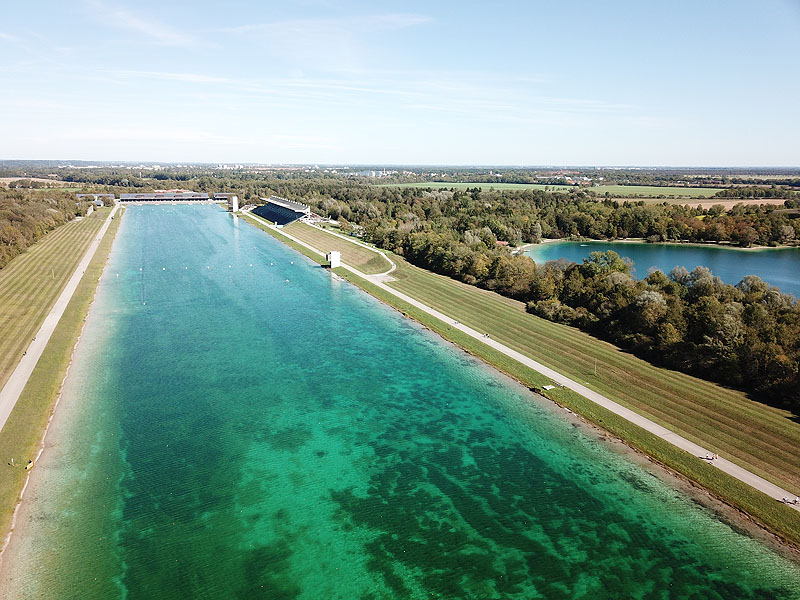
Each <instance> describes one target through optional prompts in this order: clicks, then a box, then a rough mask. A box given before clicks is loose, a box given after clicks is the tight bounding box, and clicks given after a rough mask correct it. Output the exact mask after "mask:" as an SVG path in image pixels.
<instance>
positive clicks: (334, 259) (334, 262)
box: [325, 250, 342, 269]
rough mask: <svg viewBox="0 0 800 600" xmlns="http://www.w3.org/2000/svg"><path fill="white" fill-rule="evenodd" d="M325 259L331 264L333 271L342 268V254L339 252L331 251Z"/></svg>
mask: <svg viewBox="0 0 800 600" xmlns="http://www.w3.org/2000/svg"><path fill="white" fill-rule="evenodd" d="M325 258H326V259H327V260H328V262H329V263H331V269H335V268H336V267H341V266H342V253H341V252H339V251H338V250H331V251H330V252H328V254H326V255H325Z"/></svg>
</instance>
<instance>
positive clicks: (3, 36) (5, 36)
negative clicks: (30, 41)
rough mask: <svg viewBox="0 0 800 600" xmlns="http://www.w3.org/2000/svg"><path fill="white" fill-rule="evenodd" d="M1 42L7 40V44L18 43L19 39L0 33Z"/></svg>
mask: <svg viewBox="0 0 800 600" xmlns="http://www.w3.org/2000/svg"><path fill="white" fill-rule="evenodd" d="M0 40H5V41H7V42H16V41H19V38H18V37H17V36H15V35H11V34H10V33H3V32H2V31H0Z"/></svg>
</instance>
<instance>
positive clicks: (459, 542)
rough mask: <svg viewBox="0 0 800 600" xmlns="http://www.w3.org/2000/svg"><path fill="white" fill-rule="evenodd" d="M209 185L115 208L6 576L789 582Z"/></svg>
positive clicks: (568, 592)
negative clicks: (193, 199)
mask: <svg viewBox="0 0 800 600" xmlns="http://www.w3.org/2000/svg"><path fill="white" fill-rule="evenodd" d="M615 448H617V446H614V445H611V444H609V443H608V442H607V441H605V440H604V438H603V437H602V436H601V435H599V434H598V433H597V432H596V431H595V430H593V429H591V428H589V427H587V426H584V425H581V424H580V423H578V422H570V421H568V420H566V419H565V418H564V413H563V411H561V410H560V409H558V408H557V407H555V405H553V404H552V403H550V402H547V401H545V400H543V399H541V398H538V397H536V396H534V395H533V394H531V393H530V392H529V391H528V390H527V389H525V388H523V387H522V386H520V385H517V384H515V383H514V382H513V381H511V380H509V379H508V378H505V377H503V376H501V375H500V374H498V373H497V372H495V371H493V370H490V369H488V368H486V367H484V366H483V365H482V363H480V362H479V361H477V360H476V359H474V358H472V357H470V356H469V355H467V354H466V353H464V352H462V351H460V350H458V349H457V348H455V347H453V346H452V345H450V344H447V343H445V342H444V341H443V340H442V339H441V338H439V337H437V336H436V335H434V334H432V333H430V332H429V331H427V330H425V329H424V328H422V327H421V326H419V325H418V324H416V323H414V322H413V321H410V320H408V319H405V318H404V317H402V316H401V315H400V314H399V313H397V312H395V311H393V310H391V309H389V308H388V307H386V306H384V305H383V304H381V303H380V302H378V301H377V300H375V299H374V298H372V297H371V296H368V295H366V294H364V293H363V292H361V291H360V290H359V289H357V288H355V287H354V286H352V285H350V284H348V283H346V282H341V281H337V280H334V279H333V278H331V277H330V275H329V274H328V273H327V272H326V271H325V270H323V269H321V268H319V267H318V266H317V265H316V264H314V263H312V262H311V261H309V260H307V259H306V258H304V257H303V256H301V255H300V254H298V253H296V252H294V251H292V250H290V249H288V248H286V247H285V246H283V245H281V244H280V243H278V242H277V241H275V240H274V239H273V238H271V237H269V236H268V235H267V234H265V233H263V232H261V231H259V230H257V229H255V228H253V227H251V226H249V225H247V224H246V223H244V222H242V221H241V220H238V221H237V220H234V219H233V218H232V217H231V215H228V214H226V213H225V212H224V211H222V210H221V209H219V208H218V207H215V206H132V207H129V208H128V210H127V212H126V214H125V215H124V217H123V221H122V224H121V228H120V231H119V235H118V238H117V241H116V242H115V245H114V248H113V250H112V254H111V258H110V263H109V265H108V267H107V269H106V271H105V273H104V276H103V278H102V280H101V283H100V286H99V289H98V295H97V298H96V301H95V304H94V306H93V308H92V312H91V314H90V316H89V319H88V320H87V323H86V328H85V330H84V333H83V336H82V338H81V341H80V342H79V345H78V348H77V351H76V354H75V357H74V362H73V365H72V367H71V371H70V376H69V378H68V380H67V383H66V387H65V390H64V395H63V397H62V400H61V404H60V405H59V410H58V413H57V416H56V418H55V419H54V422H53V425H52V428H51V430H50V434H49V435H48V439H47V450H46V451H45V453H44V455H43V456H42V458H41V460H40V461H39V463H37V468H36V469H34V471H33V472H32V479H31V486H30V487H29V490H28V492H27V493H26V504H25V508H24V509H23V510H22V512H21V513H20V520H19V524H18V528H17V533H16V534H15V537H14V538H13V541H12V545H11V546H10V547H9V551H8V555H7V556H6V557H5V561H4V568H5V573H4V581H3V582H2V583H3V584H4V585H5V586H6V589H9V588H8V586H9V585H10V586H11V588H10V589H13V596H14V598H17V599H25V598H42V597H47V598H81V599H89V598H103V599H106V598H127V599H179V598H275V599H279V598H280V599H287V598H298V599H319V598H325V599H335V598H340V599H347V600H349V599H351V598H352V599H373V598H374V599H378V598H430V597H437V598H476V599H477V598H510V599H520V600H521V599H530V598H548V599H554V598H565V599H566V598H592V599H594V598H654V597H674V598H688V597H695V598H792V597H797V595H798V590H800V567H799V566H798V565H796V564H794V563H792V562H789V561H787V560H786V559H784V558H782V557H781V556H779V555H778V554H776V553H775V552H774V551H773V550H771V549H770V548H768V547H767V546H765V545H764V544H763V543H761V542H759V541H757V540H755V539H753V538H751V537H749V536H748V535H746V534H744V533H742V532H741V530H739V529H738V528H737V527H734V526H732V525H730V524H728V523H726V522H725V521H723V520H720V518H719V517H718V516H717V515H715V514H714V512H712V511H711V510H709V509H707V508H703V507H702V506H700V505H699V504H698V503H697V502H696V501H694V500H692V499H691V498H690V497H689V496H687V495H685V494H684V493H682V492H680V491H678V490H677V489H676V488H674V487H672V486H671V485H669V484H668V483H666V482H665V480H663V479H662V478H660V477H656V476H655V475H654V474H653V473H652V472H651V471H650V470H647V469H645V468H643V467H642V466H640V463H639V462H636V461H634V460H632V459H631V458H630V456H629V455H628V454H627V453H623V452H621V451H619V450H617V449H615Z"/></svg>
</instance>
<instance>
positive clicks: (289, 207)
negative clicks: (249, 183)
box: [252, 196, 311, 227]
mask: <svg viewBox="0 0 800 600" xmlns="http://www.w3.org/2000/svg"><path fill="white" fill-rule="evenodd" d="M261 200H263V201H264V204H263V205H262V206H257V207H255V208H254V209H253V211H252V212H253V213H254V214H257V215H258V216H259V217H262V218H264V219H267V220H268V221H272V222H273V223H275V224H276V225H278V226H280V227H282V226H283V225H288V224H289V223H291V222H292V221H296V220H297V219H301V218H302V217H305V216H307V215H309V214H311V207H310V206H308V205H307V204H302V203H300V202H293V201H291V200H287V199H286V198H281V197H279V196H270V197H269V198H262V199H261Z"/></svg>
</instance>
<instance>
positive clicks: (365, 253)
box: [284, 221, 392, 275]
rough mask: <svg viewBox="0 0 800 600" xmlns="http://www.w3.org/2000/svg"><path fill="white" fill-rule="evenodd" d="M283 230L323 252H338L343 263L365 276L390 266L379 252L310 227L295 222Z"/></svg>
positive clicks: (382, 270) (387, 268)
mask: <svg viewBox="0 0 800 600" xmlns="http://www.w3.org/2000/svg"><path fill="white" fill-rule="evenodd" d="M284 229H285V230H286V233H288V234H290V235H293V236H294V237H296V238H297V239H299V240H301V241H303V242H305V243H306V244H310V245H311V246H314V247H315V248H319V249H320V250H322V251H324V252H329V251H330V250H338V251H339V252H341V253H342V261H343V262H345V263H347V264H348V265H350V266H351V267H355V268H356V269H358V270H359V271H361V272H362V273H366V274H367V275H375V274H377V273H383V272H384V271H388V270H389V269H390V268H391V266H392V265H391V263H390V262H389V261H388V260H386V259H385V258H384V257H383V255H382V254H381V253H380V252H377V251H375V250H369V249H367V248H364V247H363V246H359V245H358V244H353V243H350V242H348V241H347V240H343V239H342V238H339V237H336V236H335V235H329V234H327V233H325V232H324V231H320V230H319V229H316V228H314V227H312V226H311V225H306V224H305V223H300V222H299V221H295V222H294V223H291V224H290V225H287V226H286V227H284Z"/></svg>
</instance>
